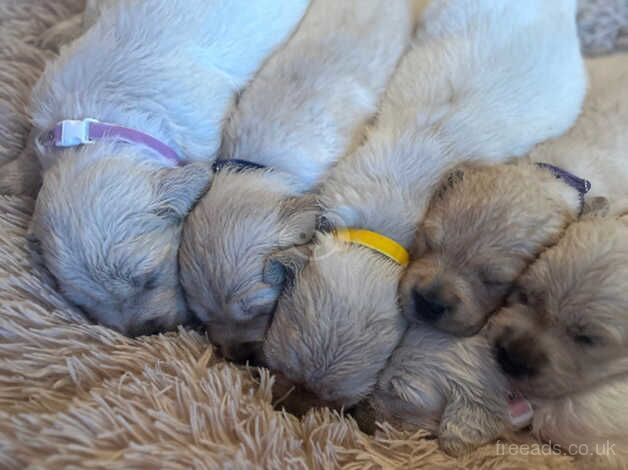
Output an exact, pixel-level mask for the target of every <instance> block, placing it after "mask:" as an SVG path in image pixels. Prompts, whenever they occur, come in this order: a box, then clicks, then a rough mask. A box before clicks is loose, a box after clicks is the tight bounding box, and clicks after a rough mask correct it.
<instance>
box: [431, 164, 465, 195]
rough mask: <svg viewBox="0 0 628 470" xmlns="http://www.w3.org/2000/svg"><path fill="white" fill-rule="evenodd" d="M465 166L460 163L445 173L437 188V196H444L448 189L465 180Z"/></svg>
mask: <svg viewBox="0 0 628 470" xmlns="http://www.w3.org/2000/svg"><path fill="white" fill-rule="evenodd" d="M464 173H465V168H464V166H462V165H460V166H457V167H456V168H454V169H453V170H451V171H449V172H448V173H446V174H445V176H444V177H443V179H442V180H441V181H440V184H439V185H438V186H437V189H436V197H437V198H442V197H443V196H445V194H447V191H449V190H450V189H452V188H454V187H455V186H456V185H457V184H458V183H460V182H461V181H462V180H464Z"/></svg>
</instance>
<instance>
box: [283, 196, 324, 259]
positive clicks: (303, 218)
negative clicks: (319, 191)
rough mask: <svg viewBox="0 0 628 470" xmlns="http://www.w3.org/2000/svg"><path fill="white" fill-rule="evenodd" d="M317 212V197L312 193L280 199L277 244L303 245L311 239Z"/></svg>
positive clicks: (285, 245) (284, 245) (318, 212)
mask: <svg viewBox="0 0 628 470" xmlns="http://www.w3.org/2000/svg"><path fill="white" fill-rule="evenodd" d="M319 214H320V207H319V205H318V199H317V198H316V196H314V195H313V194H307V195H305V196H300V197H291V198H288V199H286V200H284V201H282V203H281V208H280V211H279V218H280V221H281V222H280V223H281V227H282V230H281V232H280V234H279V246H282V247H289V246H293V245H303V244H305V243H308V242H309V241H310V240H312V237H313V236H314V231H315V230H316V222H317V219H318V216H319Z"/></svg>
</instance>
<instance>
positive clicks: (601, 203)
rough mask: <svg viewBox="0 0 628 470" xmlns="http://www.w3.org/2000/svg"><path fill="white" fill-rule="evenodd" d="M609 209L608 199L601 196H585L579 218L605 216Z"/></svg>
mask: <svg viewBox="0 0 628 470" xmlns="http://www.w3.org/2000/svg"><path fill="white" fill-rule="evenodd" d="M609 210H610V204H609V202H608V199H606V198H605V197H603V196H597V197H592V198H586V199H585V201H584V206H583V207H582V215H581V216H580V219H581V220H585V219H595V218H598V217H606V216H607V215H608V212H609Z"/></svg>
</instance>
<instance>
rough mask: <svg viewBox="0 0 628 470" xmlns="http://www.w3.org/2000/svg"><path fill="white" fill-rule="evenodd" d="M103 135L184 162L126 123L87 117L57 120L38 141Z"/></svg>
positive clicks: (85, 141) (64, 143)
mask: <svg viewBox="0 0 628 470" xmlns="http://www.w3.org/2000/svg"><path fill="white" fill-rule="evenodd" d="M102 139H115V140H120V141H122V142H127V143H132V144H142V145H144V146H146V147H148V148H150V149H152V150H154V151H155V152H157V153H159V154H160V155H161V156H163V157H165V158H166V159H168V160H170V161H171V162H172V163H174V164H175V165H180V164H181V163H183V162H182V160H181V158H180V157H179V155H178V154H177V152H175V151H174V150H173V149H172V148H171V147H169V146H168V145H166V144H165V143H163V142H162V141H160V140H158V139H156V138H155V137H153V136H150V135H148V134H145V133H144V132H140V131H138V130H135V129H131V128H129V127H123V126H118V125H116V124H108V123H105V122H100V121H97V120H96V119H90V118H88V119H83V120H72V119H66V120H63V121H59V122H58V123H57V124H56V125H55V126H54V127H53V128H52V129H49V130H48V131H46V132H44V133H43V134H41V135H40V136H39V138H38V139H37V141H38V143H39V144H40V145H41V146H42V147H44V148H47V149H56V148H66V147H78V146H81V145H89V144H93V143H94V142H95V141H97V140H102Z"/></svg>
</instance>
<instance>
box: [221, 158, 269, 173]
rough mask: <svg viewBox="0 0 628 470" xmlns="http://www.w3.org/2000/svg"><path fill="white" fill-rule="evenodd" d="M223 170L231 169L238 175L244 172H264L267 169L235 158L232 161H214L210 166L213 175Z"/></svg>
mask: <svg viewBox="0 0 628 470" xmlns="http://www.w3.org/2000/svg"><path fill="white" fill-rule="evenodd" d="M224 168H233V170H234V171H235V172H236V173H239V172H241V171H245V170H265V169H266V168H267V167H266V166H264V165H262V164H260V163H255V162H251V161H249V160H240V159H237V158H234V159H232V160H229V159H220V160H216V161H215V162H214V164H213V165H212V170H213V172H214V173H218V172H220V171H221V170H222V169H224Z"/></svg>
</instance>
